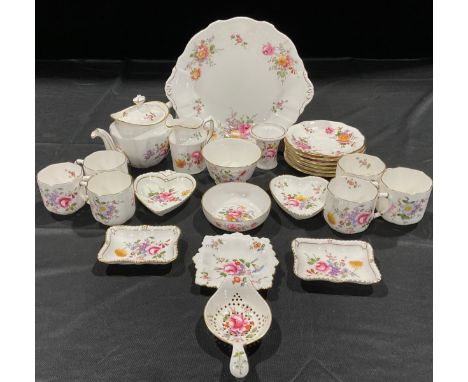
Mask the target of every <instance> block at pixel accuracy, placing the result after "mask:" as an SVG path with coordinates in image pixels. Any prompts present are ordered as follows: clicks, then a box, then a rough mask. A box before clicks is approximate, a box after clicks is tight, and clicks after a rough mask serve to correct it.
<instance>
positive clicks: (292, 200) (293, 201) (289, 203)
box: [286, 199, 300, 207]
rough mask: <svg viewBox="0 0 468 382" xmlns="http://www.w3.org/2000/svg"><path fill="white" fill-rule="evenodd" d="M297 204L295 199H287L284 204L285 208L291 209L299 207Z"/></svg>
mask: <svg viewBox="0 0 468 382" xmlns="http://www.w3.org/2000/svg"><path fill="white" fill-rule="evenodd" d="M299 204H300V203H299V202H298V201H297V200H296V199H289V200H288V201H287V202H286V205H287V206H291V207H299Z"/></svg>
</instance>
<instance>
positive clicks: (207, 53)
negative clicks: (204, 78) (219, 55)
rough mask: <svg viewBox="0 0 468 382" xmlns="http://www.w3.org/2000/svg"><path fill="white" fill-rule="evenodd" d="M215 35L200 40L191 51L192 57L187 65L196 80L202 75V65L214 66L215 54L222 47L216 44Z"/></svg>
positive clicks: (191, 76)
mask: <svg viewBox="0 0 468 382" xmlns="http://www.w3.org/2000/svg"><path fill="white" fill-rule="evenodd" d="M213 41H214V36H211V37H209V38H207V39H203V40H200V42H199V43H198V44H197V45H196V46H195V48H194V49H193V50H192V53H190V58H191V59H192V61H191V62H189V63H188V64H187V66H186V69H187V70H190V78H191V79H192V80H194V81H196V80H198V79H199V78H200V77H201V75H202V69H201V68H202V66H203V65H205V64H207V65H209V66H213V65H214V64H215V63H214V61H213V55H214V54H215V53H216V52H218V51H219V50H220V49H218V48H217V47H216V45H215V44H214V42H213Z"/></svg>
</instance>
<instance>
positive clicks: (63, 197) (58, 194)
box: [39, 176, 78, 213]
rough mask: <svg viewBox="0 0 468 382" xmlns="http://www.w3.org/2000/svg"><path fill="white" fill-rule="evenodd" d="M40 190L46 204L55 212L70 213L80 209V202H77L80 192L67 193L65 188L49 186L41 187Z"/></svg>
mask: <svg viewBox="0 0 468 382" xmlns="http://www.w3.org/2000/svg"><path fill="white" fill-rule="evenodd" d="M70 177H74V176H70ZM39 191H40V192H41V195H42V200H43V201H44V204H45V206H46V207H47V208H48V209H50V210H52V211H54V212H59V213H60V212H62V213H63V212H67V213H69V212H75V211H76V210H77V209H78V208H77V207H78V203H77V202H76V198H77V196H78V192H72V193H67V192H64V191H63V188H56V189H54V190H50V189H48V188H40V187H39Z"/></svg>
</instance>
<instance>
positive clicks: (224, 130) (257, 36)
mask: <svg viewBox="0 0 468 382" xmlns="http://www.w3.org/2000/svg"><path fill="white" fill-rule="evenodd" d="M220 90H221V91H220ZM166 95H167V97H168V98H169V100H170V101H171V103H172V105H173V107H174V109H175V110H176V111H177V114H178V115H179V116H181V117H190V116H199V117H202V118H205V117H207V116H209V115H212V116H213V117H214V118H215V119H216V120H218V121H220V123H221V129H220V130H219V131H218V136H220V137H225V138H228V137H229V138H249V135H250V129H251V128H252V126H253V125H254V124H255V123H260V122H268V123H277V124H279V125H282V126H290V125H292V124H293V123H294V122H295V121H296V120H297V118H298V117H299V115H300V114H301V113H302V111H303V110H304V107H305V106H306V105H307V104H308V103H309V102H310V100H311V99H312V97H313V95H314V89H313V86H312V83H311V82H310V80H309V78H308V76H307V72H306V70H305V69H304V64H303V63H302V60H301V59H300V57H299V55H298V53H297V50H296V48H295V46H294V44H293V43H292V41H291V40H290V39H289V38H288V37H287V36H285V35H284V34H282V33H280V32H278V31H277V30H276V28H275V27H274V26H273V25H272V24H270V23H267V22H265V21H256V20H253V19H250V18H247V17H235V18H232V19H229V20H219V21H216V22H214V23H212V24H210V25H209V26H208V27H207V28H206V29H204V30H202V31H201V32H199V33H197V34H196V35H195V36H193V37H192V38H191V40H190V41H189V43H188V44H187V46H186V48H185V50H184V52H183V53H182V55H181V56H180V57H179V58H178V60H177V63H176V66H175V67H174V69H173V71H172V74H171V76H170V77H169V79H168V80H167V82H166Z"/></svg>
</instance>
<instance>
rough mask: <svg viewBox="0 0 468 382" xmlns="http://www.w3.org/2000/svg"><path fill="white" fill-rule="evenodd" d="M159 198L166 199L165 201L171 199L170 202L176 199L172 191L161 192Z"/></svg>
mask: <svg viewBox="0 0 468 382" xmlns="http://www.w3.org/2000/svg"><path fill="white" fill-rule="evenodd" d="M159 198H160V199H162V200H164V201H169V202H171V201H173V200H175V197H174V195H172V193H171V192H168V191H164V192H161V193H160V194H159Z"/></svg>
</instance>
